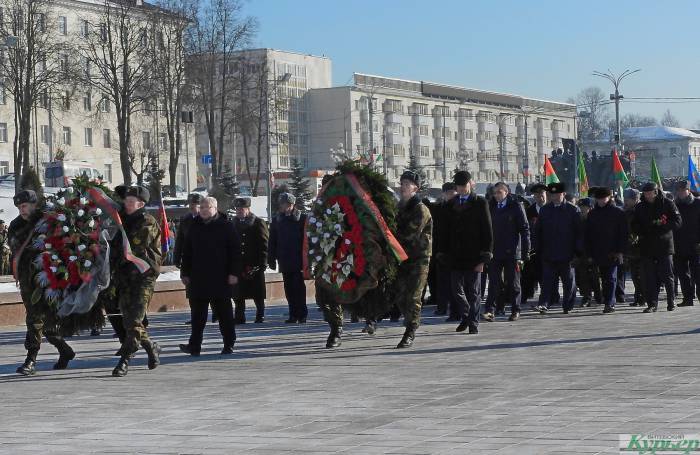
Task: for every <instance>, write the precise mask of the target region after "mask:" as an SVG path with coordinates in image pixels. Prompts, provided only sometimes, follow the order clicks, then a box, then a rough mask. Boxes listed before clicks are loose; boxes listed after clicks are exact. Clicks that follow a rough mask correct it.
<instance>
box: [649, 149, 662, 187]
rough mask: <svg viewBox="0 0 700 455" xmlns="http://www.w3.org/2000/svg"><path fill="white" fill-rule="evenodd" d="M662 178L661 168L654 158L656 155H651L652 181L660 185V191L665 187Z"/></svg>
mask: <svg viewBox="0 0 700 455" xmlns="http://www.w3.org/2000/svg"><path fill="white" fill-rule="evenodd" d="M662 180H663V179H662V178H661V174H660V173H659V168H658V167H657V166H656V160H655V159H654V155H652V156H651V181H652V182H656V184H657V185H658V186H659V191H662V190H663V189H664V185H663V183H662Z"/></svg>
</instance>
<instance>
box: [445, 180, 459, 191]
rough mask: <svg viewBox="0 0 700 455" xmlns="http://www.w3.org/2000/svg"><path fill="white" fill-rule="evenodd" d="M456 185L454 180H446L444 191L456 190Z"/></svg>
mask: <svg viewBox="0 0 700 455" xmlns="http://www.w3.org/2000/svg"><path fill="white" fill-rule="evenodd" d="M455 187H456V185H455V184H454V183H453V182H445V183H443V184H442V191H443V192H445V191H454V190H455V189H456V188H455Z"/></svg>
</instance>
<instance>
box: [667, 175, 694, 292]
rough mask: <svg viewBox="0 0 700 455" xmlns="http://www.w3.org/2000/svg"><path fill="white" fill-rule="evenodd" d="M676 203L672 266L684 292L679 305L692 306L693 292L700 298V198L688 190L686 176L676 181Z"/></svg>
mask: <svg viewBox="0 0 700 455" xmlns="http://www.w3.org/2000/svg"><path fill="white" fill-rule="evenodd" d="M676 206H677V207H678V211H679V212H680V214H681V218H682V219H683V224H682V225H681V227H680V228H679V229H677V230H675V231H673V244H674V247H675V250H676V254H674V255H673V270H674V272H675V273H676V276H677V277H678V280H679V281H680V283H681V291H682V292H683V302H682V303H681V304H680V305H678V306H693V300H694V298H695V297H696V296H697V297H698V299H699V300H700V281H699V280H700V273H699V270H698V269H699V268H700V199H699V198H696V197H695V196H693V195H692V194H691V192H690V188H689V187H688V181H687V180H684V181H682V182H678V183H676Z"/></svg>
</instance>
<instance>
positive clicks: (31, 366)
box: [16, 356, 36, 376]
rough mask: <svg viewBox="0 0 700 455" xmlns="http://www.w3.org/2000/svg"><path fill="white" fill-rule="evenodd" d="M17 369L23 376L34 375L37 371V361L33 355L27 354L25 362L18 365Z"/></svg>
mask: <svg viewBox="0 0 700 455" xmlns="http://www.w3.org/2000/svg"><path fill="white" fill-rule="evenodd" d="M16 371H17V373H18V374H21V375H23V376H32V375H34V374H35V373H36V361H35V360H34V358H32V357H31V356H27V358H26V359H25V360H24V363H23V364H22V365H20V366H19V367H17V370H16Z"/></svg>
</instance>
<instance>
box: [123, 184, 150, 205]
mask: <svg viewBox="0 0 700 455" xmlns="http://www.w3.org/2000/svg"><path fill="white" fill-rule="evenodd" d="M129 196H133V197H135V198H138V199H141V200H142V201H143V202H145V203H148V201H149V200H150V199H151V193H150V192H149V191H148V188H146V187H144V186H140V185H132V186H130V187H128V188H127V189H126V191H125V192H124V198H127V197H129Z"/></svg>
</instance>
